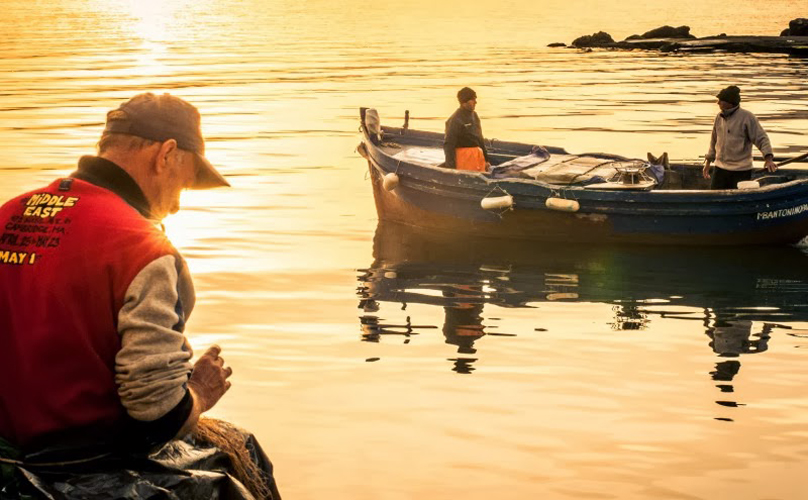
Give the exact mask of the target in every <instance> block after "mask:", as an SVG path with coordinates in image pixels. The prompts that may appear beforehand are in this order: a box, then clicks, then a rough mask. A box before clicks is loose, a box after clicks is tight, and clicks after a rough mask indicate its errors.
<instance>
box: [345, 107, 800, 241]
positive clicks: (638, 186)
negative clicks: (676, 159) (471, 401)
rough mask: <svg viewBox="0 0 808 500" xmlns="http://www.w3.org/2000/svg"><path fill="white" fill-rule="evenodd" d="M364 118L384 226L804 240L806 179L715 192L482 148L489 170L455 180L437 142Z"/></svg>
mask: <svg viewBox="0 0 808 500" xmlns="http://www.w3.org/2000/svg"><path fill="white" fill-rule="evenodd" d="M360 119H361V130H362V142H361V143H360V145H359V147H358V151H359V153H360V154H361V155H362V156H363V157H365V158H366V159H367V161H368V165H369V169H370V178H371V181H372V185H373V194H374V199H375V203H376V210H377V213H378V217H379V219H380V220H384V221H393V222H397V223H402V224H406V225H410V226H415V227H421V228H428V229H430V230H436V231H441V232H443V233H456V234H458V235H461V234H466V235H475V236H483V237H492V238H499V239H516V240H536V241H569V242H590V243H592V242H594V243H630V244H656V245H660V244H662V245H775V244H795V243H798V242H799V241H800V240H802V239H803V238H804V237H805V236H806V235H808V171H806V170H800V169H779V170H778V171H777V173H776V175H767V176H764V177H761V178H759V179H757V180H755V181H752V182H751V183H749V184H748V185H746V186H744V187H746V189H736V190H722V191H711V190H709V185H708V183H709V181H707V180H705V179H703V178H702V175H701V165H699V164H684V163H683V164H668V163H667V162H665V161H662V162H659V164H654V163H653V162H645V161H642V160H634V159H629V158H623V157H620V156H616V155H609V154H603V153H595V154H585V155H572V154H570V153H568V152H567V151H565V150H564V149H563V148H558V147H541V148H537V147H536V146H534V145H532V144H522V143H515V142H503V141H488V140H487V147H488V149H489V153H490V156H491V159H492V162H491V163H492V166H493V167H492V170H491V172H472V171H463V170H455V169H447V168H444V167H442V166H441V163H442V161H443V134H440V133H435V132H425V131H417V130H411V129H409V127H408V123H405V124H404V126H403V127H389V126H382V125H381V124H380V120H379V119H378V114H377V113H376V111H375V110H373V109H370V108H362V109H361V110H360ZM649 157H650V155H649ZM652 159H653V158H652ZM548 165H549V166H548ZM565 169H566V170H565Z"/></svg>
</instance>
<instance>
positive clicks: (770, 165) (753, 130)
mask: <svg viewBox="0 0 808 500" xmlns="http://www.w3.org/2000/svg"><path fill="white" fill-rule="evenodd" d="M749 139H750V140H751V141H752V144H754V145H755V146H756V147H757V148H758V149H759V150H760V152H761V154H762V155H763V157H764V159H765V160H764V161H765V165H764V167H765V168H766V170H768V171H769V172H774V171H775V170H777V165H776V164H775V163H774V153H773V152H772V144H771V141H769V136H768V134H766V131H765V130H763V126H762V125H761V124H760V121H759V120H758V119H757V117H756V116H754V115H752V122H751V126H750V128H749Z"/></svg>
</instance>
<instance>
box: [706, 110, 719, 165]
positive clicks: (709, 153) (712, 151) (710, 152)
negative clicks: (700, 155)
mask: <svg viewBox="0 0 808 500" xmlns="http://www.w3.org/2000/svg"><path fill="white" fill-rule="evenodd" d="M716 128H718V117H717V116H716V117H715V122H713V133H712V135H711V136H710V149H709V150H708V151H707V154H706V155H704V159H705V160H709V161H711V162H712V161H715V141H716V139H717V137H716V135H717V132H716Z"/></svg>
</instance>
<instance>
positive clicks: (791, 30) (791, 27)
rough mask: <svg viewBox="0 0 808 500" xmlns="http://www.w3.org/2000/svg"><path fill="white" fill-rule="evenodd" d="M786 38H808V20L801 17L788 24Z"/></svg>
mask: <svg viewBox="0 0 808 500" xmlns="http://www.w3.org/2000/svg"><path fill="white" fill-rule="evenodd" d="M786 36H808V19H806V18H804V17H800V18H797V19H793V20H792V21H791V22H790V23H788V35H786Z"/></svg>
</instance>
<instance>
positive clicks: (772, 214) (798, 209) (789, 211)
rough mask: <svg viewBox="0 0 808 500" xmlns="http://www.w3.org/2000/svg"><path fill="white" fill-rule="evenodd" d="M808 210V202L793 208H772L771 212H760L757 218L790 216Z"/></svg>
mask: <svg viewBox="0 0 808 500" xmlns="http://www.w3.org/2000/svg"><path fill="white" fill-rule="evenodd" d="M806 210H808V203H804V204H802V205H798V206H796V207H791V208H783V209H780V210H772V211H771V212H758V214H757V220H766V219H776V218H778V217H788V216H790V215H798V214H801V213H803V212H805V211H806Z"/></svg>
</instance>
